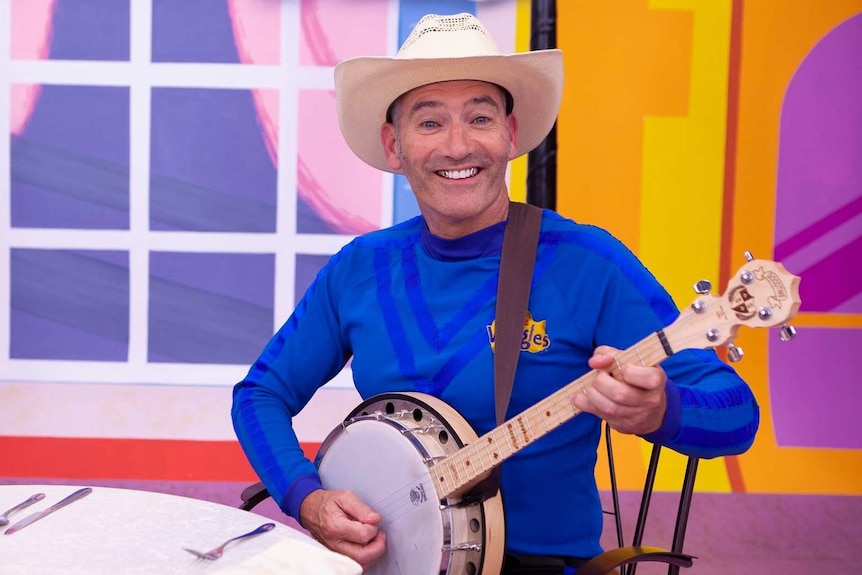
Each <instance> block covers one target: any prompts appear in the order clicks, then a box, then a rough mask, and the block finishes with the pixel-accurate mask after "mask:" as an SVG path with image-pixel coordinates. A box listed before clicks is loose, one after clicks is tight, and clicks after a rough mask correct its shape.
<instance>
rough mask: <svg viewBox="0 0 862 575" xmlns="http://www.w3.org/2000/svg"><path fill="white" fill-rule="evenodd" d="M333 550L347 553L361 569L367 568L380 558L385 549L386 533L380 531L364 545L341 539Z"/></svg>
mask: <svg viewBox="0 0 862 575" xmlns="http://www.w3.org/2000/svg"><path fill="white" fill-rule="evenodd" d="M335 551H338V552H339V553H342V554H344V555H347V556H348V557H350V558H351V559H353V560H354V561H356V562H357V563H359V564H360V565H361V566H362V568H363V569H367V568H368V567H369V566H370V565H372V564H373V563H374V562H375V561H377V560H378V559H380V557H381V556H382V555H383V553H384V552H385V551H386V535H385V534H384V533H383V532H382V531H380V532H379V533H378V534H377V536H376V537H375V538H374V539H372V540H371V541H369V542H368V543H367V544H365V545H360V544H357V543H354V542H352V541H343V542H341V544H340V545H338V546H336V549H335Z"/></svg>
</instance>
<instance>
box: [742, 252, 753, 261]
mask: <svg viewBox="0 0 862 575" xmlns="http://www.w3.org/2000/svg"><path fill="white" fill-rule="evenodd" d="M743 255H744V256H745V261H749V262H753V261H754V256H753V255H751V252H749V251H747V250H746V252H745V253H744V254H743Z"/></svg>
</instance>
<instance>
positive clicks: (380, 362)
mask: <svg viewBox="0 0 862 575" xmlns="http://www.w3.org/2000/svg"><path fill="white" fill-rule="evenodd" d="M562 75H563V72H562V55H561V53H560V52H559V51H558V50H547V51H539V52H530V53H524V54H515V55H500V54H499V52H498V51H497V48H496V46H495V45H494V43H493V40H492V39H491V38H490V36H489V35H488V34H487V32H486V31H485V29H484V27H482V25H481V23H480V22H479V21H478V20H477V19H475V18H474V17H472V16H470V15H467V14H460V15H455V16H435V15H429V16H426V17H425V18H423V19H422V20H421V21H420V22H419V24H418V25H417V26H416V28H415V29H414V30H413V33H412V34H411V36H410V37H409V38H408V39H407V40H406V41H405V43H404V46H402V48H401V50H400V51H399V53H398V55H397V56H396V57H395V58H354V59H351V60H347V61H344V62H342V63H340V64H339V65H338V66H337V67H336V71H335V79H336V94H337V102H338V114H339V123H340V126H341V130H342V133H343V134H344V137H345V139H346V141H347V143H348V145H349V146H350V147H351V149H352V150H353V151H354V152H355V153H356V154H357V155H358V156H359V157H360V158H361V159H363V160H364V161H366V162H367V163H369V164H370V165H372V166H374V167H377V168H379V169H381V170H385V171H389V172H396V173H403V174H404V175H405V176H406V177H407V179H408V180H409V182H410V185H411V188H412V190H413V192H414V194H415V195H416V200H417V202H418V204H419V208H420V211H421V214H422V215H421V217H418V218H415V219H413V220H411V221H408V222H405V223H403V224H401V225H397V226H395V227H393V228H389V229H386V230H381V231H378V232H374V233H371V234H367V235H365V236H362V237H359V238H357V239H356V240H355V241H353V242H352V243H351V244H349V245H348V246H346V247H345V248H344V249H343V250H342V251H341V252H340V253H339V254H337V255H336V256H334V257H333V258H332V259H331V260H330V262H329V263H328V264H327V265H326V266H325V267H324V269H323V270H322V271H321V272H320V274H319V276H318V277H317V279H316V281H315V283H314V284H313V285H312V286H311V288H310V289H309V290H308V292H307V293H306V295H305V297H304V298H303V300H302V301H301V302H300V304H299V306H298V307H297V309H296V311H295V312H294V314H293V315H292V316H291V318H290V319H289V320H288V321H287V323H286V324H285V325H284V326H283V327H282V328H281V329H280V330H279V332H278V333H277V334H276V335H275V336H274V338H273V339H272V340H271V341H270V342H269V344H268V345H267V347H266V349H265V350H264V352H263V354H262V355H261V357H260V358H259V360H258V361H257V362H256V363H255V365H254V366H253V367H252V368H251V370H250V371H249V374H248V376H247V377H246V379H245V380H243V381H242V382H240V383H239V384H237V386H236V388H235V392H234V407H233V418H234V426H235V429H236V432H237V435H238V437H239V439H240V442H241V443H242V445H243V448H244V449H245V451H246V453H247V455H248V457H249V460H250V461H251V463H252V465H253V467H254V469H255V470H256V471H257V473H258V474H259V476H260V477H261V479H262V480H263V482H264V483H265V485H266V486H267V489H268V491H269V492H270V493H271V494H272V495H273V496H274V497H275V499H276V501H277V502H278V504H279V505H280V507H281V508H282V509H283V510H284V511H285V512H286V513H288V514H289V515H291V516H293V517H295V518H297V519H298V520H299V521H300V522H301V524H302V525H303V526H304V527H305V528H306V529H308V530H309V531H310V532H311V533H312V534H314V536H315V537H316V538H317V539H319V540H320V541H322V542H323V543H324V544H326V545H327V546H328V547H330V548H331V549H333V550H335V551H338V552H341V553H344V554H346V555H349V556H350V557H353V558H354V559H356V560H357V561H358V562H359V563H361V564H362V565H363V566H368V565H371V564H373V562H374V561H375V560H376V559H378V558H379V557H380V556H381V555H382V554H383V553H384V551H385V548H386V532H385V530H384V529H382V528H380V527H379V525H378V524H379V522H380V515H379V514H378V513H377V512H376V511H375V510H374V509H372V508H371V507H369V504H373V502H363V501H360V500H359V499H358V498H357V497H356V496H355V495H354V494H353V493H350V492H346V491H329V490H324V489H322V488H321V484H320V479H319V477H318V475H317V473H316V469H315V467H314V466H313V465H312V464H311V463H310V462H309V461H308V460H306V459H305V458H304V457H303V455H302V451H301V450H300V448H299V445H298V442H297V439H296V436H295V434H294V433H293V430H292V428H291V418H292V416H293V415H295V414H296V413H297V412H298V411H299V410H300V409H302V407H303V406H304V405H305V404H306V402H307V401H308V400H309V399H310V397H311V396H312V394H313V393H314V392H315V390H316V389H318V388H319V387H320V386H321V385H323V384H324V383H326V381H328V380H329V379H330V378H332V377H333V376H334V375H335V374H336V373H338V372H339V371H340V370H341V369H342V367H343V366H344V365H345V363H346V362H347V360H348V359H349V358H351V357H353V363H352V371H353V375H354V381H355V384H356V387H357V389H358V390H359V392H360V394H361V395H362V396H363V398H367V397H370V396H372V395H376V394H379V393H383V392H395V391H420V392H423V393H427V394H431V395H434V396H437V397H440V398H442V399H443V400H444V401H445V402H446V403H448V404H449V405H451V406H452V407H454V408H455V409H456V410H457V411H459V412H460V413H461V414H462V415H463V416H464V417H465V418H466V419H467V421H469V423H470V424H471V425H472V426H473V428H474V429H475V430H476V432H477V433H478V434H480V435H481V434H483V433H485V432H487V431H489V430H490V429H493V428H494V427H496V421H495V406H494V382H493V351H492V347H491V343H492V341H491V340H490V336H489V334H490V329H489V328H490V325H491V323H492V322H493V320H494V304H495V290H496V285H497V274H498V270H499V263H500V249H501V242H502V236H503V232H504V230H505V228H506V224H507V218H508V210H509V198H508V191H507V188H506V181H505V175H506V166H507V163H508V162H509V160H511V159H513V158H516V157H518V156H520V155H522V154H525V153H527V152H528V151H530V150H531V149H533V148H534V147H536V146H537V145H538V144H539V143H540V142H541V141H542V140H543V139H544V137H545V136H546V135H547V133H548V132H549V131H550V129H551V127H552V126H553V123H554V121H555V118H556V115H557V111H558V108H559V105H560V100H561V94H562ZM528 313H529V316H528V319H529V320H530V321H533V322H535V325H536V326H541V327H542V329H543V330H544V334H543V337H542V338H540V339H539V340H536V341H538V343H537V344H536V345H529V346H525V347H526V349H525V350H524V351H522V353H521V355H520V359H519V366H518V372H517V374H516V378H515V382H514V387H513V390H512V395H511V400H510V404H509V413H510V414H515V413H519V412H520V411H522V410H524V409H526V408H527V407H530V406H532V405H534V404H535V403H537V402H538V401H539V400H541V399H543V398H545V397H547V396H549V395H550V394H552V393H553V392H555V391H557V390H558V389H560V388H561V387H563V386H564V385H566V384H568V383H570V382H571V381H573V380H575V379H577V378H578V377H579V376H581V375H582V374H584V373H586V372H587V371H590V370H591V369H596V370H600V375H599V376H598V377H597V378H596V380H595V382H594V384H593V386H592V387H590V388H586V387H584V388H583V389H582V390H580V391H579V393H576V394H574V395H573V397H571V401H572V403H573V404H574V406H575V407H576V408H578V409H580V410H582V411H584V412H587V413H588V414H592V415H586V414H585V415H582V416H580V417H576V418H574V419H573V420H572V421H569V422H568V423H565V424H564V425H562V426H561V427H560V428H559V429H556V430H554V431H553V432H551V433H549V434H548V435H547V436H546V437H543V438H542V439H540V440H539V441H537V442H536V443H534V444H532V445H530V446H529V447H528V448H527V449H524V450H523V451H522V452H520V453H518V454H516V455H515V456H513V457H511V458H510V459H508V460H507V461H506V462H505V463H503V466H502V469H503V472H502V492H503V502H504V506H505V514H506V530H507V537H506V550H507V553H508V554H509V555H508V556H507V557H508V558H507V566H506V570H505V572H506V573H533V572H534V573H539V572H542V573H550V572H552V571H546V570H538V569H537V570H535V571H531V570H530V568H529V567H523V568H521V569H520V570H519V568H518V567H517V565H518V564H519V563H521V564H523V565H528V564H530V563H532V562H534V561H533V560H534V559H537V558H538V562H540V563H541V562H542V561H543V558H545V557H553V558H565V559H563V560H562V561H561V562H560V567H559V569H558V570H557V571H555V572H557V573H560V574H563V573H571V572H573V570H572V569H573V568H567V567H564V566H563V565H564V563H565V564H568V565H577V564H578V563H579V562H580V561H581V559H583V558H589V557H592V556H594V555H596V554H598V553H600V552H601V548H600V547H599V535H600V533H601V523H602V515H601V509H600V504H599V498H598V491H597V488H596V484H595V480H594V464H595V461H596V448H597V445H598V441H599V435H600V427H601V420H606V421H608V422H609V423H610V424H611V425H612V426H613V427H614V428H616V429H617V430H619V431H621V432H624V433H631V434H638V435H641V436H644V437H646V438H647V439H648V440H650V441H654V442H658V443H662V444H664V445H667V446H670V447H671V448H673V449H676V450H678V451H681V452H683V453H690V454H696V455H698V456H701V457H714V456H717V455H725V454H731V453H740V452H742V451H745V450H746V449H747V448H748V447H749V446H750V445H751V442H752V441H753V438H754V434H755V432H756V430H757V425H758V410H757V405H756V403H755V400H754V398H753V396H752V394H751V391H750V389H749V388H748V386H747V385H746V384H745V383H744V382H743V381H742V380H741V379H740V378H739V377H738V376H737V375H736V374H735V373H734V372H733V371H732V370H731V369H730V368H729V367H727V366H726V365H725V364H723V363H721V362H720V361H719V360H718V359H717V358H716V356H715V354H714V353H712V352H711V351H710V352H704V351H683V352H681V353H678V354H676V355H674V356H672V357H670V358H668V359H667V360H666V361H665V362H663V364H662V367H645V366H643V365H628V364H627V365H624V366H622V376H621V377H620V378H619V380H617V379H614V378H613V377H611V375H610V374H609V373H608V371H609V370H611V369H612V368H613V367H614V365H615V359H614V355H615V354H616V353H617V351H618V350H619V349H625V348H626V347H629V346H631V345H632V344H634V343H635V342H637V341H638V340H640V339H641V338H642V337H644V336H646V335H647V334H649V333H652V332H654V331H656V330H657V329H660V328H662V327H664V326H666V325H667V324H669V323H671V322H672V321H673V319H674V318H675V317H676V315H677V311H676V309H675V308H674V305H673V303H672V301H671V299H670V297H669V296H668V295H667V293H666V292H665V291H664V290H663V289H662V288H661V287H660V286H659V285H658V283H657V282H656V280H655V279H654V278H653V277H652V276H651V275H650V274H649V272H648V271H647V270H646V269H645V268H644V267H643V266H642V265H641V264H640V263H639V262H638V261H637V260H636V258H635V257H634V256H633V255H632V254H631V253H630V252H629V251H628V250H627V249H626V248H625V247H623V246H622V245H621V244H620V243H619V242H617V241H616V240H615V239H614V238H612V237H611V236H610V235H609V234H607V233H606V232H604V231H602V230H599V229H597V228H594V227H591V226H584V225H579V224H576V223H574V222H572V221H569V220H566V219H564V218H562V217H560V216H558V215H556V214H554V213H553V212H548V211H545V212H544V213H543V217H542V224H541V236H540V244H539V248H538V251H537V254H536V263H535V270H534V275H533V284H532V291H531V296H530V301H529V305H528ZM566 569H569V570H568V571H566Z"/></svg>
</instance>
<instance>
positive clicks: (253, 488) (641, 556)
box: [239, 425, 698, 575]
mask: <svg viewBox="0 0 862 575" xmlns="http://www.w3.org/2000/svg"><path fill="white" fill-rule="evenodd" d="M605 445H606V448H607V453H608V467H609V471H610V479H611V497H612V505H613V510H611V511H605V513H606V514H608V515H612V516H613V518H614V527H615V530H616V537H617V544H618V548H616V549H611V550H608V551H605V552H604V553H602V554H600V555H597V556H596V557H593V558H592V559H590V560H589V561H588V562H587V563H586V564H584V565H583V566H581V567H580V568H579V569H578V575H605V574H608V573H619V574H620V575H635V574H636V570H637V564H638V563H642V562H658V563H665V564H667V565H668V571H667V572H668V575H678V574H679V569H680V567H691V566H692V564H693V562H694V559H695V557H694V556H693V555H688V554H685V553H683V552H682V546H683V543H684V541H685V531H686V526H687V524H688V515H689V511H690V509H691V499H692V495H693V494H694V480H695V476H696V474H697V463H698V459H697V458H696V457H689V458H688V462H687V464H686V469H685V477H684V478H683V484H682V489H681V491H680V498H679V509H678V511H677V516H676V524H675V527H674V535H673V543H672V545H671V548H670V549H669V550H668V549H663V548H660V547H648V546H644V545H642V543H643V537H644V530H645V527H646V520H647V515H648V513H649V507H650V503H651V501H652V494H653V488H654V487H655V479H656V475H657V473H658V464H659V457H660V456H661V450H662V448H661V446H660V445H654V446H653V448H652V453H651V454H650V461H649V465H648V466H647V472H646V477H645V480H644V489H643V494H642V495H641V502H640V509H639V511H638V519H637V523H636V524H635V530H634V535H633V537H632V544H631V545H628V546H627V545H625V542H624V538H623V526H622V519H621V514H620V501H619V489H618V488H617V475H616V466H615V465H614V451H613V442H612V439H611V428H610V426H608V425H605ZM268 497H269V493H268V492H267V490H266V488H265V487H264V485H263V483H261V482H258V483H255V484H253V485H249V486H248V487H246V488H245V489H243V490H242V493H241V494H240V498H241V499H242V504H241V505H240V506H239V508H240V509H243V510H245V511H250V510H251V509H253V508H254V507H255V506H256V505H258V504H259V503H261V502H262V501H264V500H265V499H267V498H268ZM616 569H619V571H615V570H616Z"/></svg>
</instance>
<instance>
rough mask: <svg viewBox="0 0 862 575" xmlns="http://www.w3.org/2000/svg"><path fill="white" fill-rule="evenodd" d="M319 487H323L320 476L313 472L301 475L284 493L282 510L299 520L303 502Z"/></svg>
mask: <svg viewBox="0 0 862 575" xmlns="http://www.w3.org/2000/svg"><path fill="white" fill-rule="evenodd" d="M318 489H323V485H321V483H320V476H318V475H317V474H312V473H309V474H307V475H300V476H299V477H297V478H296V479H294V480H293V483H291V484H290V487H288V488H287V492H286V493H285V494H284V503H283V504H282V506H281V508H282V510H283V511H284V512H285V513H287V514H288V515H290V516H291V517H293V518H294V519H296V520H297V521H299V508H300V506H301V505H302V502H303V501H304V500H305V498H306V497H308V494H309V493H311V492H312V491H317V490H318Z"/></svg>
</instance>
